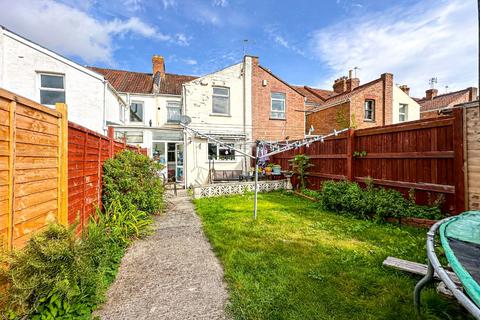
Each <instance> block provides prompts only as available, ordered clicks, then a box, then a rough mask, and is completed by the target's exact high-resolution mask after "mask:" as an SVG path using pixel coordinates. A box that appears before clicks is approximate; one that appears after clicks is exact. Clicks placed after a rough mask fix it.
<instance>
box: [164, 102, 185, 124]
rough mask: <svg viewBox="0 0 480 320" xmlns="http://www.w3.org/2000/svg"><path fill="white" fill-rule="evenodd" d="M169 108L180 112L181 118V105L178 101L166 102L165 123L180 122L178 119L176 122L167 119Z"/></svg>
mask: <svg viewBox="0 0 480 320" xmlns="http://www.w3.org/2000/svg"><path fill="white" fill-rule="evenodd" d="M172 105H175V107H173V106H172ZM169 108H172V109H173V108H176V109H178V110H179V111H180V117H181V116H182V104H181V103H180V101H167V123H179V122H180V119H178V120H171V119H170V118H169V117H168V109H169Z"/></svg>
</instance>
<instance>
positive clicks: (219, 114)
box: [209, 112, 232, 117]
mask: <svg viewBox="0 0 480 320" xmlns="http://www.w3.org/2000/svg"><path fill="white" fill-rule="evenodd" d="M209 115H210V116H212V117H232V116H231V115H230V114H225V113H213V112H212V113H210V114H209Z"/></svg>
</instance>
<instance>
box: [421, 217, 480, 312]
mask: <svg viewBox="0 0 480 320" xmlns="http://www.w3.org/2000/svg"><path fill="white" fill-rule="evenodd" d="M437 232H438V233H439V235H440V243H441V245H442V247H443V249H444V251H445V256H446V257H447V260H448V263H449V265H450V266H451V268H452V269H453V271H454V272H455V274H456V275H457V277H458V279H459V280H460V282H461V284H462V287H463V290H462V289H461V288H459V287H458V286H457V285H456V284H455V283H454V282H453V280H452V279H451V278H450V277H449V276H448V274H447V272H446V271H445V269H444V268H443V267H442V265H441V264H440V261H439V260H438V258H437V256H436V253H435V235H436V233H437ZM427 257H428V269H427V274H426V276H425V277H423V278H422V280H420V281H419V282H418V283H417V285H416V286H415V291H414V303H415V307H416V309H417V312H420V292H421V290H422V289H423V287H424V286H425V285H426V284H427V283H428V282H430V281H431V280H432V279H433V276H434V272H436V273H437V275H438V277H439V278H440V279H441V280H442V281H443V282H444V283H445V285H446V287H447V288H448V289H449V290H450V291H451V292H452V294H453V295H454V296H455V298H456V299H457V300H458V302H459V303H460V304H461V305H463V306H464V307H465V308H466V309H467V310H468V311H469V312H470V313H471V314H472V315H473V316H474V317H475V318H476V319H479V320H480V285H479V283H480V211H468V212H465V213H463V214H461V215H458V216H455V217H449V218H446V219H443V220H440V221H438V222H437V223H435V224H434V225H433V226H432V227H431V228H430V230H429V231H428V233H427Z"/></svg>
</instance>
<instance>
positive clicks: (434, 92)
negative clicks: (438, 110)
mask: <svg viewBox="0 0 480 320" xmlns="http://www.w3.org/2000/svg"><path fill="white" fill-rule="evenodd" d="M437 94H438V90H437V89H428V90H427V91H425V98H426V99H427V100H433V98H435V97H436V96H437Z"/></svg>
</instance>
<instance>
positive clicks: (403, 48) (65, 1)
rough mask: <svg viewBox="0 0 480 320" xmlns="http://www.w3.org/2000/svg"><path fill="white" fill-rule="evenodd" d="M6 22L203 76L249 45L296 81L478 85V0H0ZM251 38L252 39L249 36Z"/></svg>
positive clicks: (116, 63) (115, 64) (107, 62)
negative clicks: (388, 76)
mask: <svg viewBox="0 0 480 320" xmlns="http://www.w3.org/2000/svg"><path fill="white" fill-rule="evenodd" d="M0 25H3V26H5V27H6V28H8V29H10V30H12V31H13V32H16V33H18V34H19V35H21V36H24V37H26V38H27V39H30V40H32V41H34V42H37V43H38V44H41V45H43V46H45V47H47V48H49V49H51V50H54V51H55V52H58V53H60V54H62V55H64V56H66V57H68V58H70V59H72V60H74V61H76V62H78V63H80V64H82V65H93V66H99V67H107V68H116V69H122V70H131V71H140V72H151V69H152V66H151V57H152V56H153V55H154V54H158V55H162V56H164V57H165V62H166V70H167V72H170V73H178V74H191V75H204V74H208V73H211V72H214V71H216V70H219V69H221V68H224V67H226V66H229V65H232V64H235V63H237V62H240V61H241V60H242V57H243V55H244V53H247V54H250V55H255V56H258V57H259V60H260V64H261V65H263V66H265V67H267V68H269V69H270V70H272V72H273V73H275V74H276V75H277V76H279V77H280V78H282V79H283V80H285V81H287V82H289V83H291V84H296V85H309V86H312V87H319V88H323V89H331V86H332V84H333V80H334V79H336V78H338V77H340V76H343V75H347V74H348V70H349V69H353V68H354V67H357V68H358V69H357V76H358V77H359V78H360V82H361V83H366V82H368V81H371V80H373V79H376V78H378V77H379V76H380V75H381V74H382V73H385V72H390V73H393V74H394V82H395V83H397V84H407V85H408V86H410V88H411V95H412V96H415V97H422V96H424V94H425V90H426V89H428V88H429V79H430V78H432V77H436V78H437V84H436V88H437V89H438V90H439V93H444V92H450V91H455V90H460V89H463V88H465V87H469V86H478V84H477V81H478V80H477V79H478V71H477V70H478V25H477V1H475V0H449V1H445V0H423V1H422V0H419V1H413V0H397V1H382V0H316V1H313V0H312V1H303V0H297V1H287V0H238V1H234V0H204V1H200V0H197V1H195V0H155V1H152V0H150V1H147V0H106V1H100V0H84V1H74V0H0ZM245 40H247V41H245Z"/></svg>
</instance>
